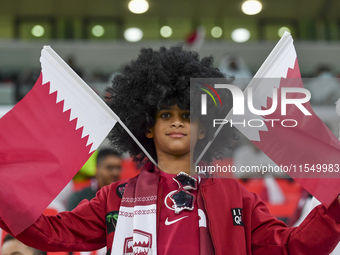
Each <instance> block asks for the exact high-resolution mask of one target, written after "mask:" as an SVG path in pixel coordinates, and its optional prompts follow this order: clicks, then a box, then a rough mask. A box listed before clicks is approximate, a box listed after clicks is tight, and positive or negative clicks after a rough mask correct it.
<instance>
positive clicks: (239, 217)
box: [231, 208, 244, 226]
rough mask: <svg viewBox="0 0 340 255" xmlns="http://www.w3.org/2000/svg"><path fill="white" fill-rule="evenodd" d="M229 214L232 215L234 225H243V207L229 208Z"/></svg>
mask: <svg viewBox="0 0 340 255" xmlns="http://www.w3.org/2000/svg"><path fill="white" fill-rule="evenodd" d="M231 214H232V215H233V221H234V226H244V225H243V209H242V208H233V209H231Z"/></svg>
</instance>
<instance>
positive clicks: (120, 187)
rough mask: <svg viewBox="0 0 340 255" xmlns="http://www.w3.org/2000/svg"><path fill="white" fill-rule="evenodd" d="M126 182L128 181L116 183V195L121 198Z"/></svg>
mask: <svg viewBox="0 0 340 255" xmlns="http://www.w3.org/2000/svg"><path fill="white" fill-rule="evenodd" d="M126 184H128V183H127V182H126V183H123V184H120V185H118V187H117V189H116V193H117V196H118V197H120V198H123V195H124V191H125V187H126Z"/></svg>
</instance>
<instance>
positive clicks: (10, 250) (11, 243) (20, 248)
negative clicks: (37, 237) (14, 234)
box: [1, 239, 34, 255]
mask: <svg viewBox="0 0 340 255" xmlns="http://www.w3.org/2000/svg"><path fill="white" fill-rule="evenodd" d="M33 254H34V251H33V248H31V247H28V246H26V245H24V244H23V243H21V242H19V241H18V240H16V239H13V240H8V241H6V242H5V243H4V244H3V245H2V247H1V255H33Z"/></svg>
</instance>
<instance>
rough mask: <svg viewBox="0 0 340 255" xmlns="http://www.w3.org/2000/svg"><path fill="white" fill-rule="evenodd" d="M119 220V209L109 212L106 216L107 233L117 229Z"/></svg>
mask: <svg viewBox="0 0 340 255" xmlns="http://www.w3.org/2000/svg"><path fill="white" fill-rule="evenodd" d="M117 220H118V211H111V212H108V213H107V214H106V216H105V221H106V229H107V234H108V235H109V234H111V233H112V232H114V231H116V225H117Z"/></svg>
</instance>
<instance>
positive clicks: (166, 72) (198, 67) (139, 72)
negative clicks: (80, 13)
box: [107, 45, 234, 162]
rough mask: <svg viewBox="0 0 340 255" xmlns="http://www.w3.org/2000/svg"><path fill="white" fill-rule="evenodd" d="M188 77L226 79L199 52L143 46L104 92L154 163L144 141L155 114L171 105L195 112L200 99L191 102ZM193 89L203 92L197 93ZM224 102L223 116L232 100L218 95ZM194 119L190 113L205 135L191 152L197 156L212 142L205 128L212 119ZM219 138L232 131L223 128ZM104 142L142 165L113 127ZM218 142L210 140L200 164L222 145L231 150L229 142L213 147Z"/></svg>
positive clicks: (217, 153) (220, 150)
mask: <svg viewBox="0 0 340 255" xmlns="http://www.w3.org/2000/svg"><path fill="white" fill-rule="evenodd" d="M190 78H225V77H224V75H223V74H222V73H221V72H220V71H219V70H218V69H217V68H215V67H214V66H213V57H204V58H202V59H200V58H199V55H198V53H196V52H193V51H186V50H184V49H183V47H182V46H181V45H178V46H174V47H171V48H169V49H167V48H165V47H161V48H160V49H159V50H158V51H156V50H153V49H151V48H142V49H141V51H140V54H139V56H138V58H137V59H136V60H133V61H131V63H130V64H128V65H126V66H124V67H123V68H122V70H121V73H120V74H118V75H116V76H115V77H114V79H113V81H112V86H111V87H109V88H108V89H107V92H108V94H109V95H110V97H109V98H110V100H109V103H108V104H109V106H110V108H111V109H112V110H113V111H114V112H115V113H116V114H117V115H118V116H119V118H120V119H121V120H122V122H123V123H124V124H125V125H126V126H127V127H128V128H129V129H130V131H131V132H132V133H133V134H134V135H135V136H136V137H137V139H138V140H139V141H140V142H141V143H142V145H143V146H144V147H145V148H146V150H147V151H148V152H149V153H150V155H151V156H152V157H153V158H154V159H155V160H157V154H156V149H155V145H154V142H153V140H152V139H149V138H146V136H145V132H146V131H147V130H148V129H150V128H151V127H152V126H153V125H154V124H155V116H156V113H157V112H158V111H159V110H160V109H161V108H162V107H164V106H173V105H176V104H177V105H178V107H179V108H181V109H189V107H193V109H200V108H199V107H200V106H198V104H199V103H200V101H199V100H191V101H190ZM226 82H228V81H227V80H226ZM195 91H196V92H197V93H200V94H202V91H199V90H198V89H197V90H195ZM198 91H199V92H198ZM221 98H222V96H221ZM223 100H224V102H223V105H224V107H223V109H220V111H222V115H223V114H224V116H223V117H222V118H224V117H225V116H226V114H225V113H227V112H228V111H229V110H230V109H231V106H232V97H231V95H230V94H226V95H223ZM210 101H212V100H210ZM190 102H191V103H190ZM210 103H211V104H213V103H212V102H210ZM208 105H209V103H208ZM208 108H209V109H214V108H213V107H208ZM215 109H216V107H215ZM194 115H195V116H193V113H192V112H191V119H193V118H199V121H200V124H201V125H202V126H203V128H205V129H206V130H207V135H206V137H205V138H204V139H202V140H199V141H198V142H197V144H196V148H195V154H199V153H200V152H201V151H202V150H203V148H204V146H205V144H206V143H207V142H208V140H211V139H212V138H213V135H214V130H212V129H211V128H210V127H211V126H212V118H213V116H212V114H209V113H208V114H207V115H206V116H203V117H202V116H200V114H198V113H196V114H194ZM215 118H216V117H215ZM208 127H209V128H208ZM219 135H223V136H225V137H228V139H229V141H231V139H233V137H234V133H233V129H231V128H230V127H228V126H227V125H225V127H223V129H222V132H220V134H219ZM108 138H109V140H110V142H111V144H112V146H114V148H115V149H116V150H119V151H120V152H121V153H124V152H128V153H129V154H130V155H131V156H132V157H133V158H134V160H135V161H139V162H142V161H143V160H145V159H146V156H145V154H144V153H143V152H142V150H141V149H140V148H139V147H138V145H137V144H136V143H135V142H134V141H133V140H132V138H131V137H130V136H129V135H128V134H127V133H126V131H125V130H124V129H123V128H122V127H121V126H120V125H119V124H118V123H117V125H115V127H114V128H113V129H112V131H111V132H110V134H109V136H108ZM218 141H219V139H215V140H214V143H213V144H214V151H208V152H207V153H206V154H205V156H204V158H203V160H204V161H206V162H210V161H211V160H212V159H213V158H214V157H215V158H217V157H219V156H220V155H221V154H222V153H223V151H224V149H225V148H226V147H230V144H231V143H227V144H226V143H225V142H223V143H221V144H218ZM224 141H226V140H225V139H224ZM196 151H197V152H196ZM196 156H197V155H196Z"/></svg>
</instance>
